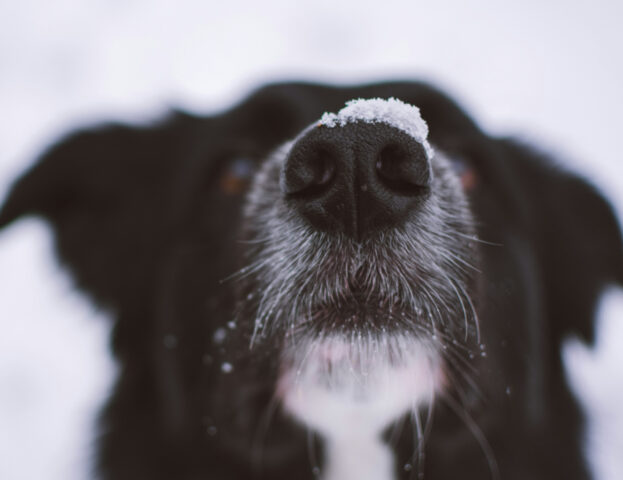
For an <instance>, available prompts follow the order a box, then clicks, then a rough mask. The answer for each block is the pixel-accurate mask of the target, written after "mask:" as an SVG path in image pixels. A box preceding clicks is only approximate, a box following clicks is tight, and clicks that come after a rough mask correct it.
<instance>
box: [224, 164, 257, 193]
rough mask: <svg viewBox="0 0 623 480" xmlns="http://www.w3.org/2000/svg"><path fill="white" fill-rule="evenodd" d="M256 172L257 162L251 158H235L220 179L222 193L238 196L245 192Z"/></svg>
mask: <svg viewBox="0 0 623 480" xmlns="http://www.w3.org/2000/svg"><path fill="white" fill-rule="evenodd" d="M254 171H255V162H254V161H253V159H252V158H249V157H244V156H240V157H235V158H234V159H233V160H231V161H230V162H229V163H228V165H227V167H226V168H225V170H224V172H223V174H222V175H221V178H220V179H219V187H220V189H221V191H222V192H223V193H225V194H227V195H238V194H240V193H242V192H244V191H245V190H246V189H247V187H248V186H249V183H250V181H251V178H252V177H253V172H254Z"/></svg>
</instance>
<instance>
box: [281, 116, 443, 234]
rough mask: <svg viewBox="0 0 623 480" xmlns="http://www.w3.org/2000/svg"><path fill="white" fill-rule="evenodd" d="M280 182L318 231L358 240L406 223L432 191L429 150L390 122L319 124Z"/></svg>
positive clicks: (296, 148)
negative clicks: (343, 235)
mask: <svg viewBox="0 0 623 480" xmlns="http://www.w3.org/2000/svg"><path fill="white" fill-rule="evenodd" d="M280 184H281V189H282V192H283V193H284V195H285V198H286V200H287V201H288V202H289V203H290V204H291V205H292V207H293V208H294V209H295V210H296V211H297V212H298V213H299V214H300V215H301V216H302V217H303V218H304V219H306V220H307V221H308V222H309V223H310V224H311V225H312V226H313V227H315V228H317V229H319V230H323V231H329V232H343V233H345V234H346V235H348V236H351V237H353V238H356V239H358V240H360V239H363V238H365V237H366V236H367V235H370V234H372V233H375V232H379V231H381V230H384V229H388V228H393V227H396V226H397V225H400V224H401V223H402V222H404V221H405V220H406V219H407V218H408V217H409V215H411V214H413V212H414V211H415V210H417V208H418V205H420V204H422V202H423V201H425V199H426V197H427V196H428V194H429V192H430V186H431V166H430V161H429V158H428V156H427V153H426V150H425V148H424V146H423V145H422V144H421V143H420V142H418V141H417V140H416V139H415V138H414V137H412V136H410V135H409V134H408V133H406V132H404V131H403V130H400V129H398V128H396V127H394V126H391V125H388V124H384V123H367V122H361V121H360V122H356V123H348V124H346V125H343V126H336V127H327V126H324V125H319V126H317V127H314V128H312V129H311V130H309V131H308V132H307V133H305V134H304V135H303V136H302V137H301V138H299V139H298V140H297V141H296V142H295V143H294V145H293V146H292V148H291V149H290V152H289V154H288V156H287V158H286V161H285V163H284V166H283V169H282V171H281V178H280Z"/></svg>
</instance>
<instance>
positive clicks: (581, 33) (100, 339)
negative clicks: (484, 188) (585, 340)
mask: <svg viewBox="0 0 623 480" xmlns="http://www.w3.org/2000/svg"><path fill="white" fill-rule="evenodd" d="M622 18H623V3H621V2H619V1H617V0H613V1H603V0H550V1H548V2H543V1H540V0H525V1H523V2H496V1H495V0H484V1H478V0H477V1H470V2H465V1H462V0H435V1H434V2H433V1H429V2H424V1H415V0H410V1H408V2H397V1H394V0H383V1H377V2H367V1H362V0H349V1H342V2H337V1H335V0H331V1H327V0H315V1H312V2H303V1H298V2H292V1H286V0H281V1H273V0H265V1H258V2H253V1H252V0H249V1H248V2H241V1H236V0H231V1H229V2H210V1H199V0H198V1H179V0H178V1H176V2H163V1H153V0H152V1H148V0H124V1H121V0H89V1H85V0H56V1H54V2H47V1H45V0H21V1H19V2H17V1H8V0H4V1H1V2H0V108H1V112H2V114H1V116H0V199H1V198H3V197H4V195H5V193H6V189H7V187H8V184H9V182H10V181H11V179H13V178H14V177H15V176H16V175H17V174H18V173H19V172H20V171H22V170H23V169H24V168H25V167H26V166H27V165H29V163H30V162H32V161H33V159H34V156H35V155H36V154H37V153H38V152H40V151H41V150H42V149H43V148H45V146H46V145H48V144H49V143H50V142H51V141H52V140H54V139H55V138H57V137H58V136H59V135H61V134H63V133H64V132H67V131H69V130H71V129H72V128H74V127H75V126H77V125H82V124H84V123H93V122H97V121H98V120H100V119H112V118H114V119H125V120H130V121H140V120H142V119H151V118H156V117H157V116H158V115H160V114H162V113H163V112H165V111H166V110H167V109H168V108H169V107H172V106H177V107H183V108H189V109H193V110H195V111H202V112H209V111H211V110H213V109H218V108H223V107H226V106H228V105H230V104H231V103H233V102H235V101H236V100H238V99H239V98H240V97H241V96H242V95H243V94H245V93H246V92H248V90H249V89H250V88H252V87H254V86H256V85H258V84H260V83H262V82H264V81H268V80H281V79H287V78H290V79H316V80H326V81H339V82H358V81H371V80H375V79H385V78H394V77H398V78H410V77H418V78H426V79H430V80H433V81H435V82H437V83H438V84H439V85H441V86H442V87H444V88H446V89H447V90H448V91H449V92H450V93H452V94H454V95H455V96H457V97H458V98H459V99H460V100H461V101H462V103H463V104H464V105H465V106H466V107H467V108H468V110H469V111H470V112H471V113H473V114H474V116H475V117H476V118H477V119H478V120H479V121H480V123H481V125H483V126H484V127H485V128H486V129H487V130H489V131H491V132H494V133H509V132H514V133H517V134H519V135H521V136H523V137H524V138H527V139H530V140H534V141H536V142H538V143H540V144H541V145H544V146H545V147H547V148H549V149H551V150H552V151H554V152H557V153H558V154H559V155H560V156H561V157H562V158H563V159H565V161H566V162H567V164H568V165H570V166H572V167H573V168H575V169H577V170H579V171H581V172H583V173H584V174H585V175H587V176H588V177H589V178H591V179H592V180H593V181H594V182H595V183H596V184H597V185H598V186H599V187H601V188H602V189H603V190H604V191H605V192H606V194H607V195H608V196H609V197H610V198H611V199H612V201H613V203H614V204H615V207H616V208H617V210H618V212H619V213H623V162H621V154H620V151H621V145H620V144H619V140H620V139H621V132H622V131H623V116H621V113H620V110H619V109H621V108H623V88H621V85H623V51H622V50H623V30H622V29H621V28H620V23H621V19H622ZM105 316H106V315H105V313H104V312H96V311H95V310H94V309H93V307H92V306H90V305H89V304H88V302H87V301H86V300H85V299H84V298H83V297H82V296H80V295H79V294H78V293H76V292H74V291H73V290H72V288H71V284H70V282H69V280H68V278H67V277H66V275H65V274H64V272H63V271H62V270H60V269H59V267H58V266H57V265H56V264H55V262H54V259H53V255H52V238H51V235H50V232H49V230H48V228H47V227H46V226H45V224H44V223H42V222H40V221H38V220H33V219H29V220H25V221H21V222H19V223H17V224H15V225H14V226H12V227H10V228H9V229H7V230H6V231H4V232H1V233H0V478H1V479H3V480H42V479H47V480H85V479H87V478H89V476H90V475H89V471H90V470H89V469H90V457H91V453H92V440H93V429H92V424H93V420H94V416H95V414H96V412H97V409H98V406H99V405H100V404H101V402H102V400H103V398H104V397H105V395H106V392H107V391H108V388H109V387H110V384H111V382H112V379H113V378H114V374H115V367H114V362H113V361H112V360H111V359H110V357H109V356H108V353H107V338H106V336H107V333H108V326H107V322H105V321H104V318H103V317H105ZM93 317H95V318H93ZM598 332H599V336H598V342H597V348H596V349H587V348H586V347H585V346H583V345H581V344H580V343H578V342H570V343H569V344H568V345H567V348H566V349H565V358H566V360H567V365H568V370H569V376H570V380H571V381H572V383H573V385H574V386H575V388H576V390H577V392H578V395H579V396H580V398H581V399H582V401H583V403H584V404H585V406H586V409H587V412H588V415H589V419H590V424H589V429H588V431H587V437H586V444H587V454H588V455H589V457H590V459H591V461H592V462H593V465H594V470H595V472H596V473H597V478H598V479H599V480H620V479H621V478H623V456H622V455H621V452H623V407H622V405H623V368H622V367H623V294H621V292H616V291H613V292H610V294H608V295H607V296H605V298H604V301H603V304H602V309H601V314H600V319H599V331H598Z"/></svg>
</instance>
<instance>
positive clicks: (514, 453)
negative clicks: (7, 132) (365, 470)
mask: <svg viewBox="0 0 623 480" xmlns="http://www.w3.org/2000/svg"><path fill="white" fill-rule="evenodd" d="M360 97H361V98H371V97H382V98H388V97H396V98H399V99H401V100H403V101H405V102H407V103H411V104H414V105H417V106H418V107H420V109H421V111H422V116H423V117H424V119H425V120H426V121H427V122H428V124H429V127H430V137H429V138H430V140H431V143H432V144H433V146H434V148H435V149H436V150H438V151H440V152H444V153H445V154H446V155H447V156H448V157H449V158H451V159H454V161H456V162H457V166H458V168H460V169H464V170H465V172H464V175H465V179H466V181H465V185H466V186H465V190H466V193H467V196H468V199H469V205H470V210H471V212H472V215H473V218H474V222H475V223H474V225H472V226H473V227H474V228H475V229H476V233H477V237H478V239H479V241H474V242H472V245H470V246H469V248H473V249H474V255H475V256H476V255H477V257H478V270H479V272H477V273H474V272H471V273H470V277H473V278H470V279H467V278H466V279H464V283H465V284H466V285H467V284H472V283H473V285H472V286H470V287H469V288H470V292H471V293H472V294H473V296H472V299H473V300H474V304H475V305H474V307H475V310H476V313H477V317H478V319H479V322H480V338H479V339H478V340H480V341H479V342H478V343H476V334H475V332H473V331H469V332H466V331H464V332H463V333H464V336H463V338H464V342H465V343H464V345H462V346H461V348H457V349H455V363H454V364H453V365H450V366H454V367H455V368H456V369H457V370H458V373H460V372H461V371H463V372H468V375H465V376H462V377H461V378H457V379H456V382H455V383H454V384H453V385H452V386H451V387H450V388H449V391H448V393H447V395H446V397H447V398H445V399H444V401H441V400H440V401H439V402H436V404H435V406H434V410H433V415H432V420H431V422H430V423H429V426H428V427H429V431H428V434H427V439H426V443H425V446H424V451H425V456H424V457H422V456H421V455H420V457H419V458H418V459H417V460H418V464H417V465H415V464H414V463H413V454H414V452H416V451H417V449H418V447H417V445H415V442H414V440H413V433H412V425H409V422H407V425H405V426H404V427H403V428H402V429H389V431H388V441H389V440H391V441H392V444H394V445H395V447H394V449H395V451H396V454H397V463H396V478H405V479H406V478H411V477H415V476H417V475H418V473H422V474H423V475H424V477H423V478H425V479H427V480H441V479H456V478H463V479H485V478H501V479H503V480H514V479H516V480H520V479H521V480H525V479H548V480H549V479H555V478H559V479H565V480H581V479H587V478H589V475H588V473H587V467H586V462H585V460H584V456H583V454H582V451H581V445H582V432H583V424H582V416H581V414H580V411H579V409H578V407H577V405H576V402H575V400H574V399H573V397H572V394H571V393H570V391H569V388H568V386H567V383H566V381H565V378H564V373H563V366H562V361H561V356H560V345H561V341H562V340H563V338H564V337H565V336H566V335H573V334H575V335H580V336H581V337H582V338H583V339H585V340H587V341H592V337H593V317H594V309H595V305H596V301H597V300H598V298H599V295H600V293H601V292H602V290H603V289H604V287H606V286H607V285H608V284H611V283H614V284H618V285H623V247H622V245H623V243H622V241H621V236H620V233H619V229H618V225H617V222H616V220H615V219H614V217H613V214H612V212H611V209H610V207H609V206H608V205H607V203H606V202H605V201H604V200H603V199H602V198H601V196H600V195H599V194H598V193H596V191H595V190H594V189H593V188H592V187H590V186H589V185H587V183H586V182H584V181H583V180H581V179H579V178H577V177H576V176H574V175H573V174H570V173H568V172H566V171H564V170H563V169H561V168H559V167H557V166H555V165H554V164H553V162H552V161H551V160H550V159H548V158H545V157H544V156H543V155H541V154H538V153H536V152H535V151H533V150H532V149H531V148H530V147H528V146H525V145H521V144H519V143H518V142H516V141H513V140H511V139H499V138H492V137H490V136H488V135H486V134H485V133H483V132H482V131H481V130H480V129H479V128H478V127H477V126H476V125H475V124H474V122H473V121H472V120H471V119H470V118H469V117H467V116H466V115H465V114H464V113H463V112H462V111H461V110H460V109H459V108H458V107H457V105H456V104H455V103H453V102H452V101H451V100H449V99H448V98H446V97H445V96H444V95H442V94H441V93H439V92H438V91H436V90H434V89H433V88H431V87H430V86H428V85H425V84H422V83H410V82H405V83H386V84H378V85H370V86H363V87H342V88H335V87H327V86H319V85H310V84H279V85H271V86H268V87H265V88H263V89H261V90H259V91H257V92H256V93H254V94H253V95H251V96H250V97H249V98H248V99H247V100H245V101H244V102H243V103H241V104H240V105H239V106H237V107H235V108H233V109H232V110H229V111H227V112H224V113H222V114H219V115H213V116H209V117H205V118H202V117H195V116H191V115H188V114H184V113H175V114H173V115H172V116H171V117H170V118H168V119H167V120H166V121H164V122H162V123H160V124H157V125H150V126H147V127H143V128H138V127H130V126H122V125H109V126H104V127H100V128H98V129H93V130H89V131H84V132H79V133H76V134H74V135H72V136H70V137H69V138H67V139H65V140H63V141H62V142H61V143H59V144H58V145H56V146H54V147H53V148H51V149H50V150H49V151H48V152H47V153H45V155H44V156H43V157H42V158H41V160H40V161H39V162H38V164H36V165H35V166H34V167H33V168H32V169H31V170H30V171H28V172H26V173H25V174H24V176H23V177H22V178H20V179H19V180H18V181H17V182H16V184H15V186H14V188H13V190H12V191H11V193H10V195H9V197H8V198H7V201H6V203H5V205H4V206H3V208H2V210H1V211H0V227H2V226H5V225H7V224H8V223H10V222H12V221H13V220H15V219H17V218H18V217H20V216H23V215H29V214H34V215H40V216H43V217H44V218H46V219H47V220H48V221H49V222H50V224H51V225H52V226H53V227H54V229H55V233H56V239H57V248H58V253H59V257H60V259H61V260H62V262H63V263H64V264H65V265H66V266H67V267H68V268H69V270H70V271H71V272H72V274H73V276H74V278H75V281H76V283H77V285H78V286H79V288H81V289H82V290H84V291H85V292H87V293H88V294H90V295H91V296H92V298H93V299H94V301H95V302H97V303H98V304H99V305H102V306H104V307H105V308H107V309H109V310H111V311H112V312H113V314H114V318H115V325H114V333H113V339H112V348H113V350H114V353H115V355H116V356H117V358H118V359H119V364H120V376H119V378H118V380H117V384H116V387H115V390H114V393H113V395H112V397H111V399H110V400H109V402H108V404H107V406H106V407H105V409H104V412H103V414H102V418H101V422H100V429H101V436H100V439H99V454H98V458H97V470H98V472H99V475H100V477H101V478H103V479H111V480H136V479H150V480H158V479H163V480H164V479H175V480H183V479H215V480H217V479H228V480H234V479H245V480H250V479H294V478H296V479H305V478H313V477H314V476H315V473H314V467H315V466H316V462H318V465H319V466H320V471H322V449H323V445H322V441H321V439H318V438H316V439H312V440H310V439H309V436H308V434H307V432H306V430H305V429H304V428H302V427H301V426H299V425H297V424H296V423H295V422H293V421H292V420H291V419H289V418H287V416H285V415H283V413H282V412H281V410H280V407H279V405H278V402H275V397H274V395H275V384H276V381H277V377H278V374H279V372H278V369H279V355H280V349H281V343H280V342H279V341H278V339H277V340H274V338H275V335H276V336H277V338H278V337H279V335H280V331H279V329H277V332H276V333H275V332H273V333H272V335H273V336H272V337H271V338H273V340H272V341H263V342H260V343H259V345H258V346H257V348H253V349H249V342H250V339H251V336H252V334H253V329H254V321H255V319H256V315H257V308H258V305H257V301H253V294H254V289H255V288H261V281H260V283H259V286H258V284H255V283H254V282H255V281H256V280H257V279H255V278H254V276H253V275H248V276H247V275H242V277H244V278H237V276H234V277H233V278H230V277H231V276H232V274H234V273H235V272H239V270H240V269H241V268H243V267H244V266H245V265H246V264H247V263H249V261H252V257H253V255H254V247H253V245H254V244H253V240H254V237H253V233H254V231H255V230H254V229H253V227H252V226H250V225H249V224H248V223H249V221H250V220H248V219H247V220H246V222H247V224H246V225H245V218H244V215H243V209H244V204H245V192H246V191H247V190H248V188H247V186H248V184H249V183H250V182H251V181H252V178H253V175H254V172H255V171H257V169H258V168H259V166H260V165H261V164H262V162H263V161H264V160H265V159H266V158H267V157H269V156H270V154H271V153H272V152H273V151H274V150H275V149H276V148H278V147H279V146H280V145H281V144H282V143H284V142H286V141H288V140H291V139H293V138H295V137H296V136H297V135H298V134H299V132H301V131H302V129H304V128H305V127H307V126H308V125H310V124H311V123H312V122H314V121H316V120H317V119H318V118H320V116H321V114H322V113H323V112H325V111H333V112H335V111H338V110H339V109H340V108H341V107H342V106H343V104H344V102H345V101H347V100H349V99H352V98H360ZM247 208H248V207H247ZM242 240H244V241H242ZM255 240H258V239H255ZM260 240H261V239H260ZM456 245H458V246H462V245H464V242H462V241H456ZM429 247H430V248H431V249H432V251H434V246H429ZM465 248H468V247H467V246H466V247H465ZM250 257H251V258H250ZM243 273H244V272H243ZM312 274H313V272H312ZM238 276H241V275H240V274H239V275H238ZM470 282H471V283H470ZM247 297H249V300H248V301H247ZM455 307H456V308H457V309H458V306H456V305H455ZM283 335H285V332H281V336H282V337H283ZM460 337H461V336H460V335H453V336H452V339H454V340H457V339H458V338H460ZM480 343H482V345H484V346H486V349H485V350H481V348H480V345H479V344H480ZM483 351H484V352H485V353H486V356H484V355H483ZM224 364H225V368H224V367H223V365H224ZM457 365H458V366H457ZM229 366H231V368H233V371H231V372H228V371H227V370H228V367H229ZM460 366H462V367H460ZM224 370H225V371H224ZM467 377H469V380H468V379H467ZM476 426H477V427H476ZM390 437H391V438H390ZM405 464H409V465H410V466H411V468H409V467H407V468H404V465H405ZM345 480H347V479H345Z"/></svg>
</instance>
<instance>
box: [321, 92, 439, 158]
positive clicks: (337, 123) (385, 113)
mask: <svg viewBox="0 0 623 480" xmlns="http://www.w3.org/2000/svg"><path fill="white" fill-rule="evenodd" d="M355 122H365V123H385V124H387V125H390V126H392V127H394V128H397V129H399V130H402V131H403V132H405V133H406V134H408V135H410V136H412V137H413V138H414V139H415V140H416V141H418V142H419V143H421V144H422V145H423V146H424V150H426V155H427V156H428V158H429V159H430V158H432V156H433V153H434V152H433V149H432V147H431V146H430V144H429V143H428V140H427V137H428V125H427V124H426V122H425V121H424V119H423V118H422V115H421V114H420V109H419V108H418V107H416V106H415V105H410V104H408V103H405V102H403V101H401V100H398V99H397V98H393V97H392V98H388V99H387V100H384V99H382V98H370V99H363V98H358V99H355V100H350V101H349V102H346V106H345V107H344V108H342V110H340V111H339V112H337V113H328V112H326V113H324V114H323V115H322V118H321V119H320V123H321V124H322V125H324V126H325V127H329V128H333V127H343V126H344V125H346V124H348V123H355Z"/></svg>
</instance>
